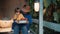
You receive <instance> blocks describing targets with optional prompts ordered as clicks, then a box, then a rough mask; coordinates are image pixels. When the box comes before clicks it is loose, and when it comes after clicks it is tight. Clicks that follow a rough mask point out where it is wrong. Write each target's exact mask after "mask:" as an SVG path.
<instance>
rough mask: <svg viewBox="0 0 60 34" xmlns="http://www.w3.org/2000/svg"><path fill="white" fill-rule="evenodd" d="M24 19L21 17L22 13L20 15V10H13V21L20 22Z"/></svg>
mask: <svg viewBox="0 0 60 34" xmlns="http://www.w3.org/2000/svg"><path fill="white" fill-rule="evenodd" d="M25 19H26V18H25V17H24V16H23V14H22V13H20V9H19V8H17V9H16V10H15V15H14V20H16V21H17V22H18V21H20V20H25Z"/></svg>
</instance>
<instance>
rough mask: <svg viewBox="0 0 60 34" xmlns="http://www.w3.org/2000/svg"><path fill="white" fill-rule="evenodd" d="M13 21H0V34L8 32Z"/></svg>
mask: <svg viewBox="0 0 60 34" xmlns="http://www.w3.org/2000/svg"><path fill="white" fill-rule="evenodd" d="M12 23H13V20H0V32H10V31H11V30H12Z"/></svg>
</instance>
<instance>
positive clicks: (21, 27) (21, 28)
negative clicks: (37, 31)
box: [14, 24, 28, 34]
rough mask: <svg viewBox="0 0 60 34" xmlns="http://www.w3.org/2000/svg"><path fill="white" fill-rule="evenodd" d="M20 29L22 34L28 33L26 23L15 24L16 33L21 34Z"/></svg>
mask: <svg viewBox="0 0 60 34" xmlns="http://www.w3.org/2000/svg"><path fill="white" fill-rule="evenodd" d="M20 31H22V34H28V30H27V27H26V26H25V25H19V24H16V25H15V26H14V34H19V32H20Z"/></svg>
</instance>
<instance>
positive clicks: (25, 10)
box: [21, 5, 32, 30]
mask: <svg viewBox="0 0 60 34" xmlns="http://www.w3.org/2000/svg"><path fill="white" fill-rule="evenodd" d="M21 12H22V14H23V15H24V17H25V18H27V20H28V21H29V23H28V24H26V27H27V30H29V28H30V26H31V24H32V16H31V15H30V14H29V12H30V6H28V5H24V6H23V8H22V10H21Z"/></svg>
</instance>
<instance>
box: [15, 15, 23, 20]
mask: <svg viewBox="0 0 60 34" xmlns="http://www.w3.org/2000/svg"><path fill="white" fill-rule="evenodd" d="M23 18H24V16H23V15H22V14H18V15H17V14H15V15H14V19H16V20H21V19H23Z"/></svg>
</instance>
